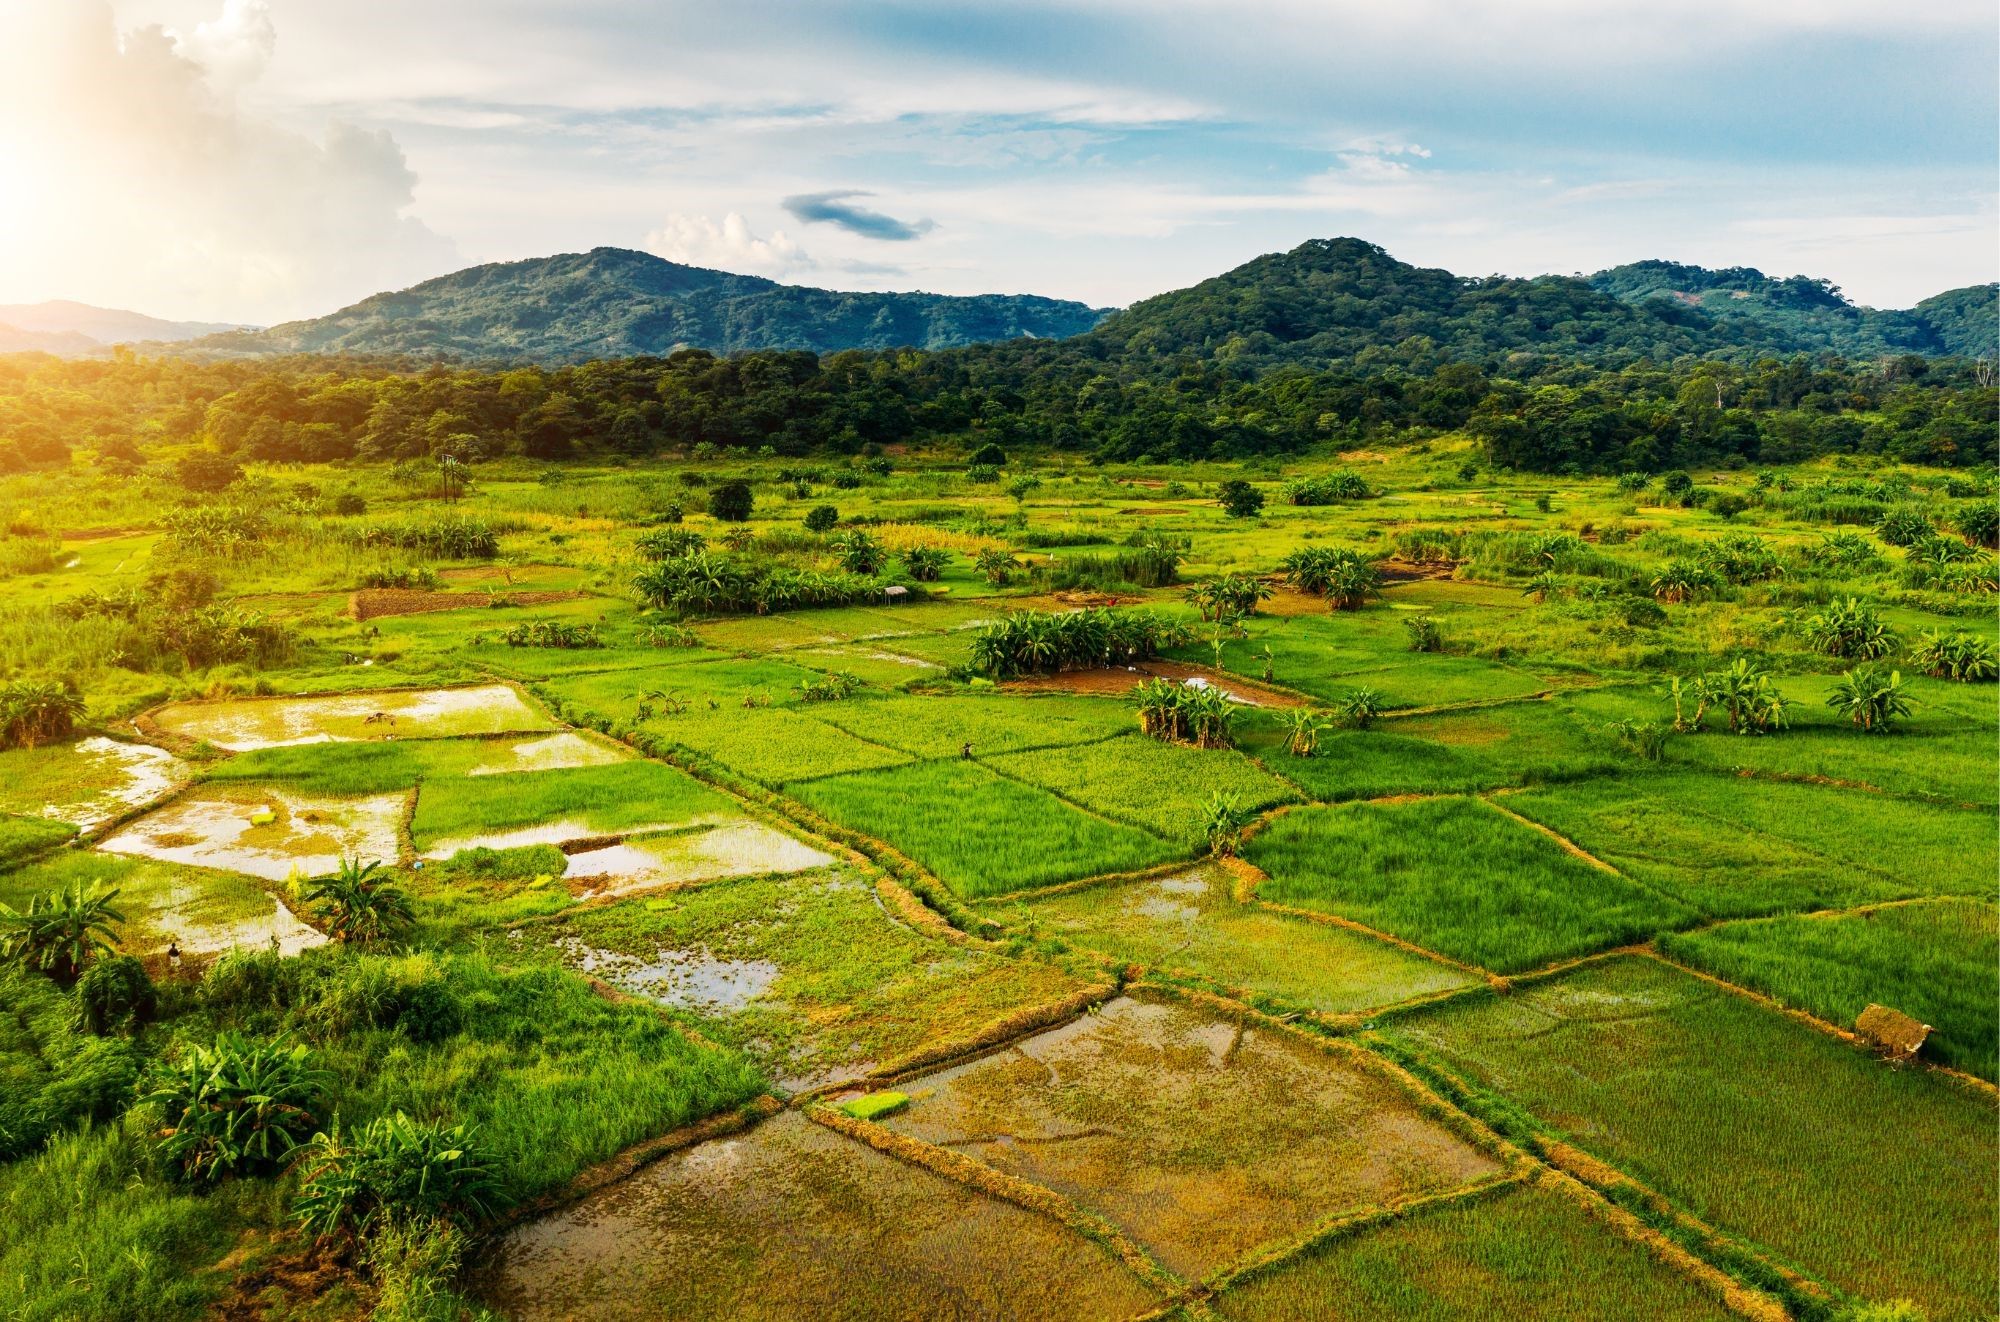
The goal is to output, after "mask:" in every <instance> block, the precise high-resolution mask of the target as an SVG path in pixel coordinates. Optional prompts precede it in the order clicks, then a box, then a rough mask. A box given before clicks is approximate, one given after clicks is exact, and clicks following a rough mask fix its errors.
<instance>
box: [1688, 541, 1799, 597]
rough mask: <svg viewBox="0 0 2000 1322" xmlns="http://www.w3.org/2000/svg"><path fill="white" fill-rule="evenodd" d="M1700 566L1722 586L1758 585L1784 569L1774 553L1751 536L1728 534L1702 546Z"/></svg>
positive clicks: (1777, 575)
mask: <svg viewBox="0 0 2000 1322" xmlns="http://www.w3.org/2000/svg"><path fill="white" fill-rule="evenodd" d="M1698 554H1699V559H1700V563H1701V564H1702V566H1703V567H1704V568H1706V569H1708V570H1710V571H1711V572H1713V573H1714V574H1715V576H1716V577H1717V578H1719V579H1721V580H1722V581H1723V582H1725V583H1738V584H1740V583H1762V582H1764V581H1765V580H1767V579H1773V578H1778V577H1780V576H1782V575H1783V574H1784V572H1785V567H1784V565H1783V563H1782V562H1780V561H1779V559H1778V553H1777V552H1776V551H1773V550H1772V549H1771V547H1770V544H1769V543H1767V542H1766V541H1765V540H1764V539H1763V538H1762V537H1759V536H1757V535H1756V534H1755V533H1747V532H1746V533H1729V534H1727V535H1725V536H1722V537H1718V538H1716V539H1715V540H1714V541H1712V542H1705V543H1703V544H1702V548H1701V550H1700V552H1699V553H1698Z"/></svg>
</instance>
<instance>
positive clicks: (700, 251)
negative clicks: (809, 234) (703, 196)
mask: <svg viewBox="0 0 2000 1322" xmlns="http://www.w3.org/2000/svg"><path fill="white" fill-rule="evenodd" d="M646 250H647V251H648V252H650V253H653V254H654V255H656V256H659V257H664V258H666V259H667V260H668V261H670V262H681V263H683V264H685V265H688V266H707V267H713V268H715V269H716V270H720V271H735V272H738V273H739V274H744V275H763V276H769V277H771V278H773V279H779V278H782V277H784V276H787V275H790V274H792V273H794V272H797V271H803V270H810V269H811V268H812V266H813V260H812V258H810V257H808V256H807V255H806V254H805V251H804V250H803V249H801V248H800V247H799V245H798V244H796V243H794V242H792V240H791V239H790V238H788V237H787V236H786V234H785V232H784V231H783V230H772V231H771V237H770V238H768V239H763V238H759V237H758V236H757V235H756V234H754V233H752V232H751V229H750V222H749V221H747V220H745V219H743V217H742V216H741V215H739V214H737V213H736V212H734V211H732V212H730V213H729V214H728V215H726V216H724V217H723V218H722V221H721V223H720V224H718V223H716V222H715V221H714V220H711V219H710V218H709V217H707V216H687V215H681V214H679V213H675V214H673V215H670V216H668V217H667V219H666V221H665V223H664V224H662V225H661V226H660V227H659V228H658V229H656V230H654V231H653V232H652V233H650V234H648V235H647V236H646Z"/></svg>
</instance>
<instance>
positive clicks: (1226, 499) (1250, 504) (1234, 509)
mask: <svg viewBox="0 0 2000 1322" xmlns="http://www.w3.org/2000/svg"><path fill="white" fill-rule="evenodd" d="M1216 499H1217V501H1218V502H1219V503H1220V504H1221V505H1222V508H1223V510H1224V512H1225V513H1227V514H1228V515H1229V517H1230V518H1232V519H1254V518H1256V517H1257V516H1258V515H1259V514H1261V513H1262V512H1263V510H1264V493H1263V492H1261V491H1259V490H1258V489H1257V488H1256V487H1253V486H1251V485H1250V484H1249V483H1248V482H1245V481H1244V480H1243V479H1242V478H1240V477H1232V478H1230V479H1229V480H1228V481H1227V482H1224V483H1223V484H1222V486H1221V487H1220V488H1218V489H1217V491H1216Z"/></svg>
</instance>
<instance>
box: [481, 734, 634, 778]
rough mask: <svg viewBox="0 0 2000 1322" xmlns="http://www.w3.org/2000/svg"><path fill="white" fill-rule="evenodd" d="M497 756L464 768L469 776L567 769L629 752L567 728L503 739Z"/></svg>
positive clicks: (626, 755)
mask: <svg viewBox="0 0 2000 1322" xmlns="http://www.w3.org/2000/svg"><path fill="white" fill-rule="evenodd" d="M492 751H493V752H495V753H496V754H497V755H498V756H496V757H495V758H494V760H493V761H491V762H485V763H481V764H480V765H478V766H475V767H473V768H472V769H471V770H470V771H468V772H466V774H467V775H468V776H496V775H504V774H506V773H508V772H512V771H566V770H569V769H570V768H572V767H602V766H609V765H611V764H612V763H614V762H626V761H630V760H631V757H632V755H631V754H630V753H627V752H625V751H623V750H621V749H617V748H610V747H606V746H605V745H603V744H600V743H597V742H595V741H593V740H590V739H586V738H584V737H583V736H582V735H580V734H575V733H572V732H570V731H568V730H565V731H563V732H562V733H561V734H552V735H549V736H547V737H546V738H541V739H527V740H523V741H521V742H519V743H506V742H502V743H500V744H499V745H497V746H496V747H495V748H494V749H493V750H492Z"/></svg>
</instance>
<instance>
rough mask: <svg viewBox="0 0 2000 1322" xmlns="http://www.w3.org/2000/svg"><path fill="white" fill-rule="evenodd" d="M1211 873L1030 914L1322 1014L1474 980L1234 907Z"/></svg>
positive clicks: (1341, 933) (1066, 931)
mask: <svg viewBox="0 0 2000 1322" xmlns="http://www.w3.org/2000/svg"><path fill="white" fill-rule="evenodd" d="M1232 882H1233V878H1231V877H1230V876H1229V874H1228V873H1227V872H1224V871H1222V870H1221V869H1219V868H1214V867H1207V868H1201V869H1199V870H1193V871H1189V872H1186V873H1182V874H1180V875H1177V876H1171V877H1162V878H1158V879H1156V880H1149V881H1133V882H1128V883H1126V884H1124V885H1121V886H1100V887H1092V888H1090V889H1088V890H1079V891H1071V892H1067V893H1065V894H1061V895H1051V896H1048V897H1046V898H1044V899H1040V900H1035V901H1033V902H1032V903H1030V904H1028V905H1027V906H1025V917H1026V918H1027V919H1028V920H1029V921H1032V922H1033V923H1034V924H1036V926H1037V927H1038V928H1039V929H1040V930H1042V931H1045V932H1047V933H1050V934H1051V935H1056V936H1060V937H1061V938H1062V939H1063V940H1065V941H1069V942H1071V943H1073V944H1075V945H1078V946H1082V947H1084V948H1086V949H1089V950H1094V951H1099V952H1101V953H1103V954H1106V955H1109V956H1111V957H1112V958H1114V959H1118V960H1123V961H1128V962H1131V963H1135V964H1142V965H1145V966H1147V967H1148V968H1152V969H1158V970H1162V971H1164V972H1168V973H1174V974H1185V975H1192V976H1193V977H1195V978H1198V979H1200V980H1202V981H1204V982H1207V983H1209V984H1212V985H1215V986H1218V987H1221V988H1223V989H1225V990H1234V991H1239V992H1249V993H1252V994H1253V995H1255V996H1258V997H1267V998H1270V1000H1271V1001H1272V1002H1273V1003H1274V1004H1278V1005H1283V1006H1287V1007H1294V1006H1302V1007H1305V1008H1307V1009H1311V1010H1317V1011H1321V1012H1324V1013H1341V1012H1346V1011H1355V1010H1367V1009H1371V1008H1373V1007H1375V1006H1378V1005H1387V1004H1390V1003H1391V1002H1394V1001H1401V1000H1407V999H1408V998H1410V997H1412V996H1421V995H1424V994H1426V993H1428V992H1434V991H1442V990H1444V989H1446V988H1450V987H1462V986H1464V985H1466V984H1467V983H1469V982H1470V981H1471V980H1472V979H1471V977H1470V975H1468V974H1465V973H1463V972H1461V971H1459V970H1457V969H1454V968H1451V967H1449V966H1447V965H1444V964H1439V963H1437V962H1435V961H1432V960H1427V959H1424V958H1422V957H1421V956H1418V955H1412V954H1409V953H1408V952H1406V951H1403V950H1399V949H1397V948H1396V947H1395V946H1392V945H1389V944H1387V943H1386V942H1382V941H1376V940H1373V939H1372V938H1369V937H1366V936H1362V935H1359V934H1357V933H1354V932H1349V931H1346V930H1344V929H1342V928H1339V927H1334V926H1332V925H1330V924H1325V923H1315V922H1312V921H1310V920H1308V919H1302V918H1294V917H1291V916H1288V915H1285V914H1277V913H1271V912H1269V911H1268V910H1265V909H1262V908H1259V907H1258V906H1257V905H1255V904H1238V903H1237V902H1236V901H1235V899H1234V898H1233V897H1232V895H1231V893H1230V889H1231V884H1232Z"/></svg>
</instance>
